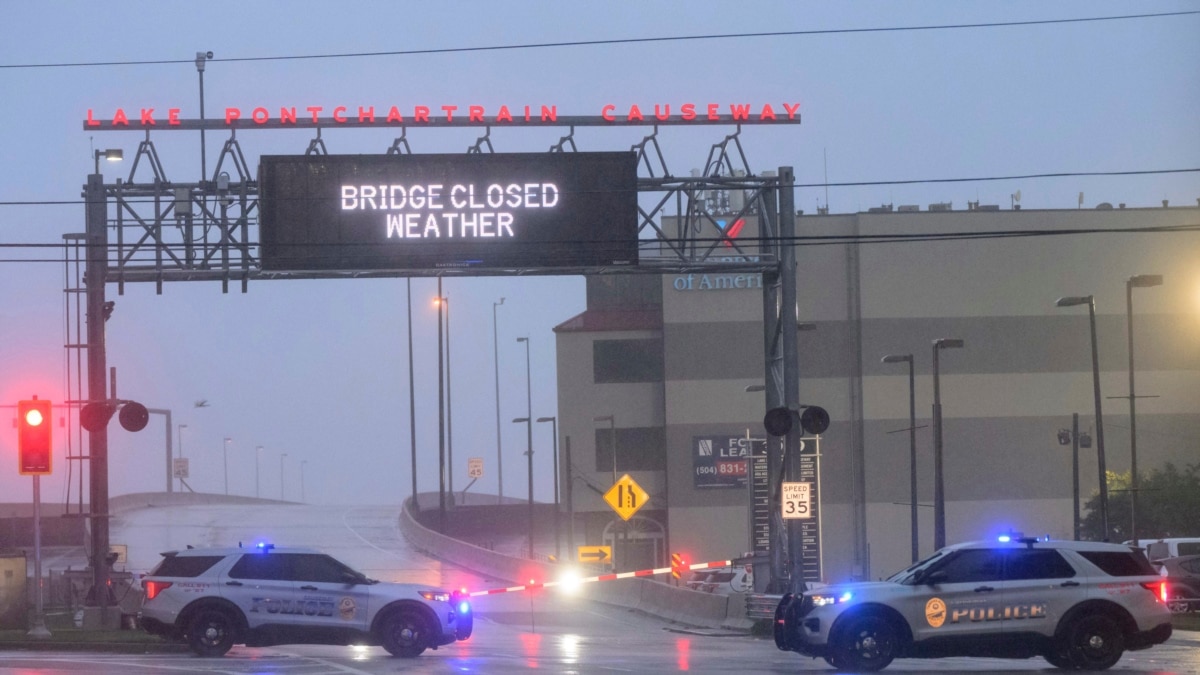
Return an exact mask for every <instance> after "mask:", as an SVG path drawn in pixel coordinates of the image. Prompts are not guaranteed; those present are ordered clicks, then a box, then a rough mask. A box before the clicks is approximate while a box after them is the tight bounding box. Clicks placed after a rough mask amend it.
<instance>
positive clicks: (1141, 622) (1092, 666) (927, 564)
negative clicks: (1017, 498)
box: [775, 537, 1171, 671]
mask: <svg viewBox="0 0 1200 675" xmlns="http://www.w3.org/2000/svg"><path fill="white" fill-rule="evenodd" d="M1165 601H1166V587H1165V584H1164V581H1163V578H1162V577H1160V576H1158V575H1157V574H1155V571H1154V568H1153V567H1151V566H1150V563H1149V561H1148V560H1147V559H1146V556H1145V555H1144V554H1143V553H1142V551H1141V550H1139V549H1135V548H1132V547H1129V546H1122V545H1120V544H1105V543H1093V542H1079V541H1039V540H1037V539H1025V538H1021V539H1018V540H1016V541H1009V538H1008V537H1001V538H1000V541H996V542H972V543H965V544H957V545H954V546H948V547H946V548H944V549H942V550H940V551H938V552H937V553H935V554H933V555H932V556H931V557H929V558H927V559H926V560H923V561H921V562H919V563H917V564H915V565H913V566H912V567H909V568H908V569H906V570H904V571H902V572H899V573H897V574H895V575H893V576H892V577H891V578H889V579H887V580H886V581H880V582H862V583H848V584H834V585H830V586H826V587H823V588H821V589H819V590H817V591H810V592H804V593H802V594H798V595H793V594H790V593H789V594H787V595H785V596H783V598H782V600H780V603H779V605H778V607H777V608H776V610H775V645H776V646H777V647H779V648H780V649H782V650H785V651H796V652H799V653H801V654H806V655H808V656H813V657H822V658H824V659H825V661H826V662H828V663H829V664H830V665H832V666H834V667H835V668H838V669H841V670H853V671H876V670H880V669H882V668H885V667H886V666H887V665H888V664H889V663H891V662H892V659H895V658H905V657H911V658H936V657H943V656H989V657H1001V658H1030V657H1034V656H1041V657H1043V658H1045V659H1046V660H1047V661H1049V662H1050V663H1051V664H1052V665H1054V666H1056V667H1058V668H1062V669H1066V670H1074V669H1079V670H1104V669H1106V668H1109V667H1111V666H1113V665H1114V664H1115V663H1116V662H1117V661H1119V660H1120V658H1121V655H1122V654H1123V653H1124V652H1125V650H1127V649H1128V650H1136V649H1145V648H1147V647H1150V646H1153V645H1156V644H1159V643H1162V642H1164V641H1166V640H1167V638H1169V637H1170V636H1171V613H1170V611H1169V610H1168V609H1167V607H1166V604H1165Z"/></svg>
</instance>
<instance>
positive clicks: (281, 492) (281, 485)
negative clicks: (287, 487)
mask: <svg viewBox="0 0 1200 675" xmlns="http://www.w3.org/2000/svg"><path fill="white" fill-rule="evenodd" d="M286 457H287V453H286V452H281V453H279V501H283V460H284V458H286Z"/></svg>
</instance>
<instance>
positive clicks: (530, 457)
mask: <svg viewBox="0 0 1200 675" xmlns="http://www.w3.org/2000/svg"><path fill="white" fill-rule="evenodd" d="M521 423H524V424H525V426H526V427H528V428H529V430H530V431H529V439H530V440H529V443H530V445H529V449H528V450H526V451H525V457H526V461H527V462H528V464H529V555H528V556H527V557H528V558H529V559H531V560H532V559H533V424H532V423H531V422H530V420H529V418H528V417H516V418H513V424H521Z"/></svg>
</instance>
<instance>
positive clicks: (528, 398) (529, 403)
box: [514, 337, 533, 559]
mask: <svg viewBox="0 0 1200 675" xmlns="http://www.w3.org/2000/svg"><path fill="white" fill-rule="evenodd" d="M517 342H524V343H525V418H524V419H525V434H526V437H527V447H528V448H529V450H528V455H529V462H528V464H529V557H530V559H532V558H533V422H532V420H533V381H532V380H531V379H530V378H529V338H528V337H519V338H517ZM514 421H515V420H514Z"/></svg>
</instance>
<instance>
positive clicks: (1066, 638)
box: [1062, 614, 1125, 670]
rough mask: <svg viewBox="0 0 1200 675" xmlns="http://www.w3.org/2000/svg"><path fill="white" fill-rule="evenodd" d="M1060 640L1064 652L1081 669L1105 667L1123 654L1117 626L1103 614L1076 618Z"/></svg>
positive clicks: (1101, 668) (1119, 629)
mask: <svg viewBox="0 0 1200 675" xmlns="http://www.w3.org/2000/svg"><path fill="white" fill-rule="evenodd" d="M1062 639H1063V645H1062V653H1063V655H1065V656H1066V658H1067V659H1069V660H1070V662H1071V663H1072V664H1073V665H1074V666H1075V667H1076V668H1078V669H1080V670H1107V669H1108V668H1111V667H1113V666H1114V665H1116V664H1117V661H1120V660H1121V655H1122V654H1124V653H1125V636H1124V635H1123V634H1122V633H1121V627H1120V625H1118V624H1117V622H1116V621H1114V620H1113V619H1112V618H1111V617H1109V616H1106V615H1104V614H1091V615H1088V616H1083V617H1080V618H1079V619H1076V620H1075V621H1074V622H1073V623H1072V624H1071V625H1070V626H1068V627H1067V630H1066V632H1065V634H1064V635H1063V638H1062Z"/></svg>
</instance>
